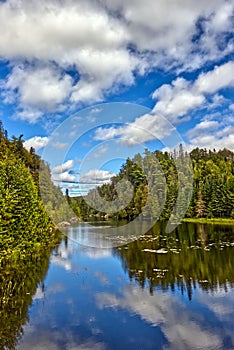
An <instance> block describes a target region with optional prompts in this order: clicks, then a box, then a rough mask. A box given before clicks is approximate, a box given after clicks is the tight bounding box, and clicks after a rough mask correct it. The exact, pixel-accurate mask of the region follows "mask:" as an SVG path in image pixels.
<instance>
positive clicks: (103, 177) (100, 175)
mask: <svg viewBox="0 0 234 350" xmlns="http://www.w3.org/2000/svg"><path fill="white" fill-rule="evenodd" d="M114 175H115V174H113V173H112V172H110V171H107V170H100V169H91V170H89V171H88V172H87V173H85V174H83V175H81V176H80V178H79V181H80V182H85V183H86V182H88V183H94V184H96V183H98V184H102V183H106V182H109V181H110V179H111V178H112V177H113V176H114Z"/></svg>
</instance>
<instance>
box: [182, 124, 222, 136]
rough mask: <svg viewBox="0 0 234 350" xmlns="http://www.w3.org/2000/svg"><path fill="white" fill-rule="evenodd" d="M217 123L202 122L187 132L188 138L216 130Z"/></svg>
mask: <svg viewBox="0 0 234 350" xmlns="http://www.w3.org/2000/svg"><path fill="white" fill-rule="evenodd" d="M218 127H219V123H218V122H217V121H216V120H203V121H201V122H200V123H199V124H197V125H196V126H195V127H194V128H193V129H191V130H189V132H188V133H187V135H188V136H189V137H195V136H200V135H201V133H203V132H205V133H207V132H210V131H211V130H217V129H218Z"/></svg>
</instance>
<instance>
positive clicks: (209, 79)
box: [194, 61, 234, 94]
mask: <svg viewBox="0 0 234 350" xmlns="http://www.w3.org/2000/svg"><path fill="white" fill-rule="evenodd" d="M227 86H229V87H232V86H234V61H233V62H232V61H229V62H227V63H224V64H223V65H222V66H217V67H215V68H214V69H213V70H212V71H210V72H208V73H202V74H200V76H199V77H198V79H197V80H196V82H195V84H194V89H195V91H196V90H197V91H198V92H200V93H209V94H211V93H214V92H216V91H219V90H220V89H223V88H225V87H227Z"/></svg>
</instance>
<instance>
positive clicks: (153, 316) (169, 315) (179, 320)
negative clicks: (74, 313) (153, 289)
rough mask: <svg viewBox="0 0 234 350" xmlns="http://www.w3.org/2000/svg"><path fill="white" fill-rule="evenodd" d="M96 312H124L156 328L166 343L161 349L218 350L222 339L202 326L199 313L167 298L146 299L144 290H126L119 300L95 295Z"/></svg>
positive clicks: (160, 296)
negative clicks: (161, 333)
mask: <svg viewBox="0 0 234 350" xmlns="http://www.w3.org/2000/svg"><path fill="white" fill-rule="evenodd" d="M96 302H97V306H98V307H99V308H100V309H104V308H112V309H116V310H117V309H118V308H121V309H127V310H128V311H129V312H130V313H132V314H134V315H136V316H139V317H140V318H141V319H142V320H144V321H145V322H147V323H149V324H151V325H152V326H158V327H160V328H161V331H162V332H163V333H164V335H165V337H166V338H167V340H168V343H169V344H168V345H166V346H165V348H164V349H170V350H185V349H203V350H204V349H207V350H213V349H219V348H222V339H221V337H220V336H219V335H218V334H217V333H215V334H214V330H213V329H212V328H211V327H210V329H209V328H208V326H207V325H206V326H205V327H204V325H203V324H202V323H203V322H202V320H201V318H200V316H199V313H198V312H197V313H195V312H193V311H192V310H191V309H188V308H186V306H185V305H184V304H183V303H182V302H181V301H180V300H179V299H178V298H177V297H173V298H172V297H171V295H170V294H164V293H157V294H155V295H154V296H152V295H150V294H149V293H148V291H147V290H143V289H140V288H139V287H136V286H127V287H126V288H125V289H124V291H123V295H122V296H121V297H117V296H116V295H115V294H112V293H98V294H96Z"/></svg>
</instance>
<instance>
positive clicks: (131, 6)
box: [0, 0, 233, 122]
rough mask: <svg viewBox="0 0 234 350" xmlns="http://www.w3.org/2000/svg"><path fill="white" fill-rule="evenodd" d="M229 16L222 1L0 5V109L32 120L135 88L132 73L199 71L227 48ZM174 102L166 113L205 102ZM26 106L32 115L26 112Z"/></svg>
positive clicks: (183, 98) (53, 0)
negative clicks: (4, 67)
mask: <svg viewBox="0 0 234 350" xmlns="http://www.w3.org/2000/svg"><path fill="white" fill-rule="evenodd" d="M232 10H233V4H232V2H231V1H223V0H206V1H200V2H199V3H198V2H195V1H193V0H189V1H188V0H181V1H179V2H178V1H177V2H176V1H175V2H173V1H171V0H159V1H157V2H153V3H152V0H144V1H143V0H134V1H130V0H127V1H124V0H100V1H98V2H94V1H91V0H86V1H84V0H81V1H75V0H69V1H66V2H65V3H64V2H61V1H59V0H49V1H45V0H42V1H36V0H32V1H30V2H28V1H27V0H22V1H20V2H15V0H8V1H5V2H1V3H0V31H1V33H4V34H3V35H1V36H0V57H1V58H2V59H5V60H9V61H10V66H9V67H10V69H11V72H10V74H9V76H8V78H7V79H6V81H5V82H3V84H1V88H2V89H3V92H4V94H5V103H9V102H11V103H14V102H15V100H17V103H18V107H19V108H18V109H17V111H19V112H20V113H21V114H19V115H18V117H19V118H22V119H24V120H28V121H30V122H32V121H35V120H38V118H39V117H40V116H39V113H41V114H42V113H49V112H54V111H55V110H56V111H57V112H59V111H63V108H64V104H66V106H67V104H68V101H69V99H70V101H71V102H72V103H73V104H76V103H80V102H85V103H92V102H94V101H101V100H103V99H105V97H106V95H107V94H109V93H113V92H116V90H117V89H118V88H120V87H122V86H123V85H124V86H130V85H133V84H134V82H135V75H136V74H139V75H141V74H145V72H148V71H150V70H152V69H155V68H160V67H161V68H165V67H166V68H167V70H169V69H171V68H173V67H174V68H175V69H177V70H189V69H190V70H191V69H196V68H201V66H202V65H203V64H204V63H205V62H206V61H209V62H210V61H215V60H219V59H220V58H221V57H224V56H225V55H227V54H228V53H230V52H231V51H232V50H233V44H232V41H231V38H230V39H229V37H231V36H230V33H233V26H232V22H231V21H232V17H231V15H232ZM198 22H199V23H201V25H200V27H201V28H202V30H201V32H200V33H199V30H198V28H199V25H198ZM220 38H221V39H220ZM130 47H131V48H135V50H134V49H133V50H132V49H130ZM25 62H27V64H26V63H25ZM51 62H54V63H53V64H52V63H51ZM230 69H231V67H230ZM68 70H72V71H73V72H74V75H73V74H72V75H71V76H70V75H69V74H67V73H66V72H67V71H68ZM220 74H222V75H224V72H221V73H220ZM75 76H76V77H75ZM77 77H79V78H77ZM78 79H79V80H78ZM77 80H78V81H77ZM200 80H202V78H200ZM210 81H211V80H210ZM4 84H5V85H6V86H5V87H4ZM219 86H221V85H219ZM172 89H174V88H172ZM216 89H217V85H216ZM209 91H210V92H211V90H209ZM204 92H205V91H204ZM162 93H163V90H161V94H162ZM164 93H165V91H164ZM160 96H161V95H160ZM177 98H178V99H179V98H180V102H181V104H182V105H183V106H184V109H183V108H182V107H181V109H180V108H179V104H180V103H179V100H178V103H177V104H176V102H175V101H174V100H173V99H170V100H169V102H170V106H169V107H168V108H169V112H170V110H171V111H172V110H174V111H176V110H177V111H178V113H182V114H183V113H184V112H185V109H186V108H187V109H188V108H193V107H195V106H197V105H199V103H202V99H203V97H202V95H198V96H196V95H194V94H192V95H191V94H190V92H186V90H185V89H184V91H183V94H181V95H180V96H177ZM164 102H165V103H166V102H167V100H165V101H164ZM161 103H163V99H162V100H161ZM158 107H160V105H159V106H158ZM30 108H31V109H33V110H34V111H35V113H37V115H34V117H33V115H32V112H31V115H30V114H29V113H26V111H29V109H30ZM160 108H164V109H165V106H163V105H161V107H160ZM170 113H172V112H170ZM33 118H35V119H33Z"/></svg>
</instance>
